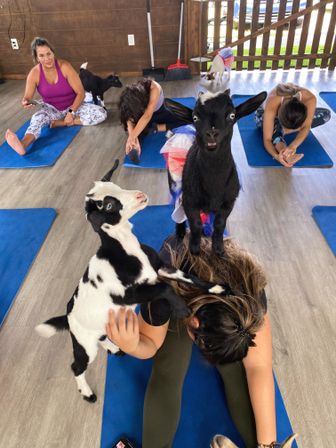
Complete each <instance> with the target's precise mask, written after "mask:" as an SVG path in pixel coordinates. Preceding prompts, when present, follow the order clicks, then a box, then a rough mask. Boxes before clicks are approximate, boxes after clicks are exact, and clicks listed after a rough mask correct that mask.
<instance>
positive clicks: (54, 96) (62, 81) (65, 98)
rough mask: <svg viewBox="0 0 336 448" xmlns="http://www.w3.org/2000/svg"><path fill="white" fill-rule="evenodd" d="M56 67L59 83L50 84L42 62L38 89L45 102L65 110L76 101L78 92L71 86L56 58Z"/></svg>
mask: <svg viewBox="0 0 336 448" xmlns="http://www.w3.org/2000/svg"><path fill="white" fill-rule="evenodd" d="M55 67H56V70H57V75H58V80H57V83H56V84H49V83H48V81H47V80H46V78H45V76H44V71H43V68H42V66H41V64H40V80H39V83H38V86H37V91H38V93H39V94H40V95H41V97H42V99H43V101H44V102H45V103H48V104H51V105H52V106H54V107H56V109H58V110H65V109H67V108H68V107H70V106H71V104H72V103H73V102H74V100H75V98H76V93H75V91H74V90H73V88H72V87H71V86H70V84H69V82H68V81H67V79H66V78H65V77H64V76H63V74H62V71H61V69H60V67H59V65H58V62H57V60H56V59H55Z"/></svg>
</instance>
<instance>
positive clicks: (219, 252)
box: [214, 248, 224, 257]
mask: <svg viewBox="0 0 336 448" xmlns="http://www.w3.org/2000/svg"><path fill="white" fill-rule="evenodd" d="M214 252H215V254H216V255H217V257H223V256H224V249H222V248H215V250H214Z"/></svg>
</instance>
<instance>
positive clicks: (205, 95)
mask: <svg viewBox="0 0 336 448" xmlns="http://www.w3.org/2000/svg"><path fill="white" fill-rule="evenodd" d="M222 93H223V92H206V93H203V94H202V95H200V96H199V100H200V102H201V104H205V103H206V102H207V101H209V100H212V99H213V98H216V96H218V95H221V94H222Z"/></svg>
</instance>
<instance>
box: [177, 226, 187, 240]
mask: <svg viewBox="0 0 336 448" xmlns="http://www.w3.org/2000/svg"><path fill="white" fill-rule="evenodd" d="M175 234H176V237H177V238H178V239H179V240H183V238H184V235H185V234H186V226H185V222H182V223H179V224H176V227H175Z"/></svg>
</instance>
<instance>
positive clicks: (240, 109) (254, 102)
mask: <svg viewBox="0 0 336 448" xmlns="http://www.w3.org/2000/svg"><path fill="white" fill-rule="evenodd" d="M266 97H267V92H261V93H258V95H255V96H253V97H252V98H250V99H248V100H247V101H245V102H244V103H242V104H239V106H237V107H236V121H237V120H239V118H242V117H245V116H246V115H249V114H251V113H252V112H254V111H255V110H257V109H258V107H259V106H260V105H261V104H262V103H263V102H264V101H265V99H266Z"/></svg>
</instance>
